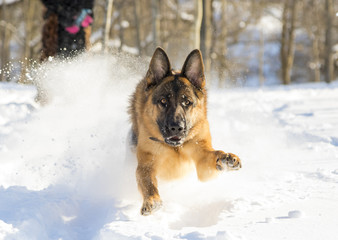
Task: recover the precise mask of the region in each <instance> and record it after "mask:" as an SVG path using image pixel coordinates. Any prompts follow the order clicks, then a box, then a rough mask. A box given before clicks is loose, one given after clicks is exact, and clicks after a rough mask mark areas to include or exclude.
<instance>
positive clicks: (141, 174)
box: [136, 154, 162, 216]
mask: <svg viewBox="0 0 338 240" xmlns="http://www.w3.org/2000/svg"><path fill="white" fill-rule="evenodd" d="M138 155H139V156H138V157H139V159H138V160H139V161H138V166H137V169H136V177H137V183H138V187H139V189H140V191H141V193H142V196H143V205H142V208H141V214H142V215H144V216H147V215H149V214H151V213H152V212H153V211H155V210H157V209H158V208H159V207H161V205H162V201H161V199H160V195H159V193H158V189H157V179H156V172H155V169H154V164H153V162H152V161H149V160H147V159H144V158H145V157H149V156H145V154H138ZM150 159H151V158H150Z"/></svg>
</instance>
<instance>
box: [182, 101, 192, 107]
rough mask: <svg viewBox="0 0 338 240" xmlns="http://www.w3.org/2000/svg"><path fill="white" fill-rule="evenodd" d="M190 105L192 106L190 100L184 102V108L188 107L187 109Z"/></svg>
mask: <svg viewBox="0 0 338 240" xmlns="http://www.w3.org/2000/svg"><path fill="white" fill-rule="evenodd" d="M190 104H191V102H190V101H189V100H187V99H186V100H184V101H183V106H186V107H187V106H189V105H190Z"/></svg>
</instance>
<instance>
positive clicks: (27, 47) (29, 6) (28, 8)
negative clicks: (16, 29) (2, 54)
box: [19, 0, 34, 83]
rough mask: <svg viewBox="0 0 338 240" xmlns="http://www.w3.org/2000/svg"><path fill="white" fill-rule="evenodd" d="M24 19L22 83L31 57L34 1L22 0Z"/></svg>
mask: <svg viewBox="0 0 338 240" xmlns="http://www.w3.org/2000/svg"><path fill="white" fill-rule="evenodd" d="M24 9H25V11H24V20H25V29H24V31H25V35H24V46H23V47H24V54H23V56H22V60H21V61H22V69H21V77H20V80H19V82H20V83H24V82H25V81H26V73H27V68H28V65H29V59H31V58H32V55H31V53H32V51H31V48H32V47H31V41H32V35H33V34H32V31H33V18H34V2H33V1H31V0H26V1H24Z"/></svg>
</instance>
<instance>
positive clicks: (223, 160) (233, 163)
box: [216, 153, 242, 171]
mask: <svg viewBox="0 0 338 240" xmlns="http://www.w3.org/2000/svg"><path fill="white" fill-rule="evenodd" d="M225 167H227V169H228V170H238V169H240V168H241V167H242V163H241V160H240V159H239V157H238V156H236V155H235V154H233V153H221V154H219V156H218V158H217V160H216V168H217V169H218V170H220V171H222V170H224V168H225Z"/></svg>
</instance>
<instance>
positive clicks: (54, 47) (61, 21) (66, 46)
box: [41, 0, 94, 61]
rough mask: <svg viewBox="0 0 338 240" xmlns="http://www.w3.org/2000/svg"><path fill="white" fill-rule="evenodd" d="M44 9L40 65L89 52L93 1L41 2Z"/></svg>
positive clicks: (57, 0) (44, 0)
mask: <svg viewBox="0 0 338 240" xmlns="http://www.w3.org/2000/svg"><path fill="white" fill-rule="evenodd" d="M41 2H42V3H43V4H44V6H45V12H44V19H45V23H44V26H43V29H42V54H41V61H44V60H45V59H46V58H48V57H50V56H58V57H65V58H68V57H72V56H74V55H76V54H77V53H81V52H82V51H84V50H86V49H88V48H89V37H90V34H91V27H90V26H91V24H92V23H93V20H94V16H93V5H94V0H41Z"/></svg>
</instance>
